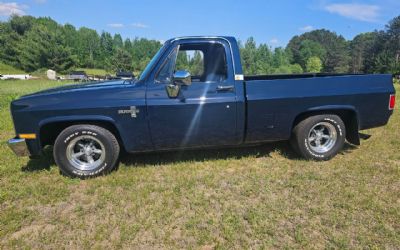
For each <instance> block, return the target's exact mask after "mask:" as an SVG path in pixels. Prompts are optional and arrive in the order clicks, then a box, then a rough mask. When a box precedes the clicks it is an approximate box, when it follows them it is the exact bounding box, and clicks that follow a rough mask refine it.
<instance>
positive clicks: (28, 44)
mask: <svg viewBox="0 0 400 250" xmlns="http://www.w3.org/2000/svg"><path fill="white" fill-rule="evenodd" d="M161 45H162V44H161V43H160V42H159V41H156V40H149V39H145V38H134V39H129V38H127V39H125V40H123V39H122V37H121V35H120V34H114V35H111V34H110V33H108V32H105V31H103V32H101V33H100V34H99V33H98V32H97V31H96V30H93V29H89V28H86V27H82V28H79V29H76V28H75V27H74V26H72V25H71V24H65V25H61V24H58V23H57V22H55V21H54V20H52V19H51V18H48V17H39V18H35V17H32V16H12V17H11V18H10V19H9V20H8V21H5V22H0V61H2V62H3V63H5V64H8V65H12V66H14V67H16V68H19V69H23V70H25V71H27V72H33V71H37V70H42V69H49V68H50V69H54V70H56V71H59V72H67V71H69V70H71V69H74V68H101V69H106V70H108V71H135V72H140V71H141V70H143V69H144V67H145V66H146V65H147V63H148V62H149V61H150V59H151V58H152V56H153V55H154V54H155V53H156V51H157V50H158V49H159V48H160V47H161ZM239 47H240V53H241V56H242V64H243V69H244V72H245V74H249V75H251V74H279V73H306V72H312V73H319V72H327V73H393V74H399V73H400V16H398V17H396V18H394V19H392V20H391V21H390V22H389V23H388V24H387V25H386V26H385V29H384V30H375V31H372V32H368V33H362V34H359V35H357V36H356V37H354V39H352V40H350V41H348V40H346V39H345V38H344V37H343V36H341V35H338V34H336V33H335V32H332V31H329V30H325V29H319V30H314V31H311V32H306V33H304V34H301V35H299V36H294V37H293V38H292V39H291V40H290V41H289V43H288V45H287V46H286V48H283V47H277V48H272V47H270V46H268V45H267V44H266V43H261V44H257V43H256V41H255V40H254V38H252V37H250V38H249V39H247V40H246V41H245V42H244V43H243V42H240V41H239ZM184 57H185V55H180V56H179V58H178V59H179V60H178V62H179V63H180V64H187V67H188V68H191V69H193V70H197V69H198V68H199V67H197V66H196V65H197V64H198V63H199V60H200V58H199V55H195V56H194V57H191V58H184Z"/></svg>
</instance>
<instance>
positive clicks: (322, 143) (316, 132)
mask: <svg viewBox="0 0 400 250" xmlns="http://www.w3.org/2000/svg"><path fill="white" fill-rule="evenodd" d="M336 141H337V133H336V129H335V126H334V125H333V124H331V123H329V122H319V123H317V124H315V125H314V126H313V127H312V128H311V130H310V132H309V133H308V138H307V142H308V146H309V147H310V148H311V149H312V150H313V151H314V152H317V153H320V154H323V153H326V152H328V151H329V150H331V149H332V148H333V147H334V146H335V144H336Z"/></svg>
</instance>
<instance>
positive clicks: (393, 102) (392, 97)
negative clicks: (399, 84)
mask: <svg viewBox="0 0 400 250" xmlns="http://www.w3.org/2000/svg"><path fill="white" fill-rule="evenodd" d="M395 105H396V95H394V94H393V95H390V97H389V110H393V109H394V106H395Z"/></svg>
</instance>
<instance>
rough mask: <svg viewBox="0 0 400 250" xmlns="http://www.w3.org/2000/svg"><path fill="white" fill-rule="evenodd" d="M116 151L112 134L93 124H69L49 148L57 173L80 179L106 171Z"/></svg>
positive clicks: (115, 157)
mask: <svg viewBox="0 0 400 250" xmlns="http://www.w3.org/2000/svg"><path fill="white" fill-rule="evenodd" d="M119 152H120V147H119V144H118V141H117V139H116V138H115V136H114V135H113V134H112V133H111V132H110V131H108V130H106V129H104V128H102V127H99V126H94V125H73V126H70V127H68V128H66V129H64V130H63V131H62V132H61V133H60V134H59V135H58V137H57V139H56V141H55V143H54V149H53V155H54V160H55V162H56V164H57V165H58V167H59V168H60V170H61V172H62V173H63V174H64V175H67V176H70V177H78V178H82V179H84V178H88V177H95V176H99V175H103V174H107V173H109V172H110V171H111V170H113V169H114V168H115V167H116V166H117V163H118V158H119Z"/></svg>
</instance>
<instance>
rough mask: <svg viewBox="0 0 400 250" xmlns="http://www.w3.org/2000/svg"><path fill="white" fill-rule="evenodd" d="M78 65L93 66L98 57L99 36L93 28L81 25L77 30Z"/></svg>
mask: <svg viewBox="0 0 400 250" xmlns="http://www.w3.org/2000/svg"><path fill="white" fill-rule="evenodd" d="M77 39H78V41H79V42H78V45H77V46H78V48H77V51H78V58H79V66H81V67H89V68H93V67H94V66H95V61H96V60H97V59H98V58H99V57H98V55H99V54H98V51H99V48H100V38H99V35H98V34H97V32H96V31H95V30H92V29H88V28H85V27H82V28H80V29H79V30H78V37H77Z"/></svg>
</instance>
